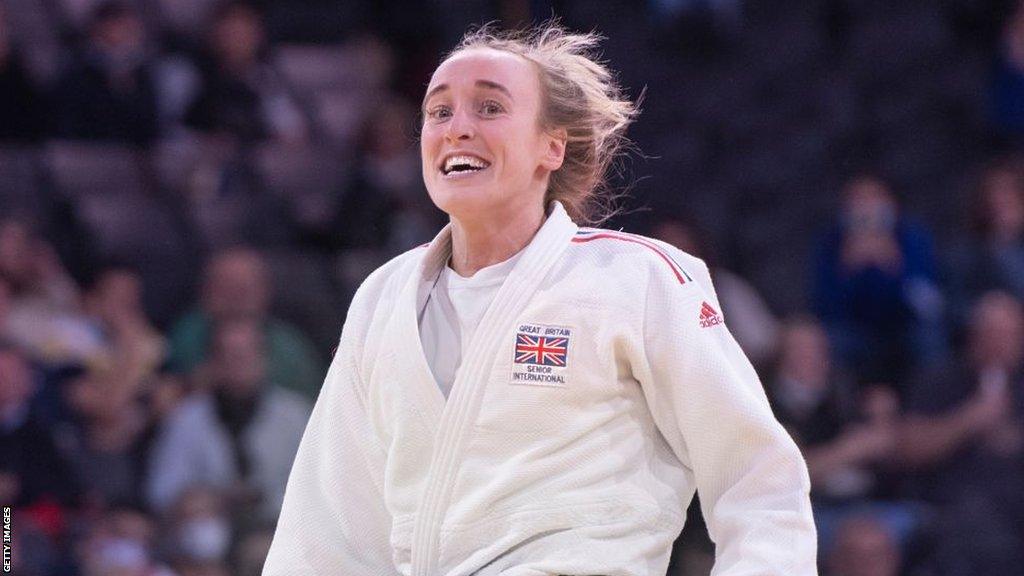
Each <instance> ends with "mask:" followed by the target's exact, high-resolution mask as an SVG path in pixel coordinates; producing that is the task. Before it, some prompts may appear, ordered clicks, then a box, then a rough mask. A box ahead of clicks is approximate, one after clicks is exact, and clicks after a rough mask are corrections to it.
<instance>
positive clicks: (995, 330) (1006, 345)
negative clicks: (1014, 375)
mask: <svg viewBox="0 0 1024 576" xmlns="http://www.w3.org/2000/svg"><path fill="white" fill-rule="evenodd" d="M973 312H974V314H973V315H972V318H973V319H974V322H973V324H972V326H971V339H972V342H971V346H972V351H973V354H974V359H975V361H976V362H977V363H979V364H983V365H993V364H994V365H999V366H1004V367H1007V368H1011V369H1012V368H1014V367H1016V366H1017V365H1018V364H1019V363H1020V360H1021V354H1022V348H1024V315H1022V310H1021V305H1020V303H1019V302H1017V301H1016V300H1015V299H1014V298H1013V297H1012V296H1009V295H1007V294H999V293H994V294H988V295H986V296H982V298H981V299H980V300H979V301H978V303H977V304H976V305H975V306H974V310H973Z"/></svg>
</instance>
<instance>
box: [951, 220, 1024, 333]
mask: <svg viewBox="0 0 1024 576" xmlns="http://www.w3.org/2000/svg"><path fill="white" fill-rule="evenodd" d="M948 268H949V270H950V272H951V274H950V278H949V279H950V282H949V286H950V290H949V292H950V299H949V302H950V309H951V310H950V313H951V316H953V318H954V320H955V322H956V324H957V325H958V326H963V325H964V324H965V323H966V322H967V321H968V320H969V318H968V317H967V315H968V314H969V308H970V305H971V304H972V303H973V302H974V300H975V299H976V298H977V297H978V296H980V295H981V294H983V293H985V292H988V291H991V290H999V291H1003V292H1006V293H1008V294H1011V295H1013V296H1014V297H1015V298H1018V299H1024V242H1014V243H1004V244H997V243H995V242H989V241H986V240H985V239H984V238H974V239H972V240H970V241H969V242H965V243H964V244H963V245H961V246H958V247H956V249H954V250H952V251H951V253H950V258H949V264H948Z"/></svg>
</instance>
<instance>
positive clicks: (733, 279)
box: [651, 218, 779, 366]
mask: <svg viewBox="0 0 1024 576" xmlns="http://www.w3.org/2000/svg"><path fill="white" fill-rule="evenodd" d="M651 235H652V236H654V237H655V238H657V239H659V240H662V241H664V242H667V243H669V244H671V245H673V246H675V247H676V248H679V249H680V250H683V251H684V252H688V253H689V254H692V255H693V256H696V257H698V258H701V259H703V260H704V261H705V263H706V264H707V265H708V266H709V268H710V271H711V277H712V280H713V281H714V283H715V292H716V293H717V294H718V299H719V302H721V304H722V313H723V314H724V315H725V317H726V318H727V319H728V322H729V330H731V331H732V333H733V335H734V336H735V337H736V341H737V342H739V344H740V347H742V348H743V351H744V352H746V354H747V356H748V357H749V358H750V361H751V362H752V363H753V364H754V365H755V366H764V365H766V364H767V363H768V361H769V360H770V359H771V358H773V357H774V355H775V347H776V345H777V344H776V342H777V339H778V332H779V322H778V320H776V319H775V316H774V315H773V314H772V312H771V310H770V309H769V308H768V305H767V304H766V303H765V301H764V299H763V298H762V297H761V295H760V294H759V293H758V292H757V289H756V288H754V286H753V285H751V284H750V283H749V282H747V281H746V280H744V279H743V278H742V277H740V276H739V275H738V274H735V273H733V272H732V271H730V270H728V269H726V268H723V267H721V266H719V265H718V263H717V258H716V257H715V255H714V254H713V253H712V251H711V250H709V249H708V247H707V241H706V238H705V237H703V235H702V234H700V233H698V231H697V230H696V229H695V228H694V227H693V226H692V225H689V224H687V223H685V222H683V221H681V220H678V219H675V218H664V219H662V220H660V221H658V222H656V223H655V224H654V227H653V229H652V231H651Z"/></svg>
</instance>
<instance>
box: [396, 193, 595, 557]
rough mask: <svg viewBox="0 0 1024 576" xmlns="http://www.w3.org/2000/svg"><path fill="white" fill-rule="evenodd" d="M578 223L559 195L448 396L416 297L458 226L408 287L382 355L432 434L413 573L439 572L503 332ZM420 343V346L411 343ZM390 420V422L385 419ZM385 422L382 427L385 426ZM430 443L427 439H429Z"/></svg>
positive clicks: (444, 257) (441, 237)
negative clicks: (428, 354) (431, 357)
mask: <svg viewBox="0 0 1024 576" xmlns="http://www.w3.org/2000/svg"><path fill="white" fill-rule="evenodd" d="M577 229H578V228H577V226H576V224H574V223H573V221H572V220H571V219H570V218H569V216H568V214H566V212H565V209H564V208H563V207H562V205H561V204H559V203H558V202H553V203H552V208H551V213H550V214H549V215H548V217H547V220H546V221H545V222H544V224H543V225H542V226H541V228H540V230H538V231H537V234H536V235H535V236H534V238H533V240H531V241H530V244H529V245H527V247H526V248H525V252H524V253H523V256H522V257H521V258H520V259H519V261H518V262H517V263H516V265H515V267H514V268H513V269H512V272H511V273H510V274H509V276H508V278H507V279H506V280H505V283H504V284H503V285H502V286H501V288H500V289H499V290H498V293H497V294H496V295H495V297H494V301H493V302H492V303H491V305H490V307H489V308H488V309H487V312H485V313H484V316H483V318H482V319H481V321H480V326H479V327H478V328H477V331H476V334H475V335H474V338H473V340H472V342H470V343H469V346H468V348H467V349H466V350H465V351H464V354H463V361H462V365H461V367H460V368H459V372H458V376H457V377H456V379H455V382H454V384H453V385H452V390H451V393H450V395H449V398H448V400H447V402H446V401H445V398H444V395H443V394H442V393H441V391H440V389H439V388H438V386H437V383H436V382H435V381H434V378H433V376H432V374H431V372H430V367H429V366H428V365H427V362H426V359H425V357H424V354H423V346H422V343H421V342H420V338H419V326H418V324H417V312H418V310H417V300H418V299H419V298H418V297H417V296H418V295H419V294H420V293H421V291H422V290H423V289H424V283H426V282H432V281H433V279H434V278H436V277H437V274H438V273H439V272H440V270H441V267H442V266H445V265H446V263H447V262H448V259H449V257H450V255H451V229H450V226H449V227H445V229H444V230H442V231H441V233H439V234H438V235H437V237H436V238H435V239H434V240H433V241H432V242H431V243H430V246H429V247H428V249H427V253H426V254H425V255H424V257H423V259H422V260H421V264H420V265H419V270H417V273H415V274H413V275H412V276H411V278H410V279H409V281H408V282H407V283H406V285H405V286H404V287H403V289H402V293H401V295H400V297H399V302H398V307H399V309H398V310H396V314H395V315H394V317H393V318H392V321H391V324H390V325H389V326H388V329H387V335H386V336H385V338H384V339H383V342H382V346H383V347H384V348H391V350H386V351H384V353H383V354H382V359H387V360H386V361H393V362H396V363H397V365H396V368H397V373H398V374H402V375H403V376H405V377H406V379H405V380H404V383H403V385H406V386H408V387H409V388H410V389H409V390H406V393H407V395H408V398H409V399H410V401H411V402H413V403H415V404H416V405H417V412H418V414H419V418H420V420H421V422H420V423H419V424H420V425H421V426H422V427H423V431H424V432H428V431H429V433H430V435H431V437H432V442H430V446H429V454H430V464H429V472H428V474H427V477H426V478H425V479H424V484H423V487H422V491H421V492H420V497H419V502H418V503H417V506H416V515H415V520H414V525H413V530H412V542H411V543H412V573H413V575H414V576H430V575H433V574H436V573H437V566H438V557H439V552H440V551H439V550H438V543H439V536H440V532H441V527H442V524H443V522H444V517H445V511H446V510H447V509H448V501H449V499H450V497H451V491H452V487H453V485H454V484H455V481H454V479H455V475H456V473H457V472H458V469H459V464H460V461H461V457H462V450H463V447H464V445H465V441H466V439H467V437H468V435H469V434H470V432H471V430H472V423H473V422H474V421H475V419H476V416H477V413H478V411H479V408H480V400H481V398H482V397H483V391H484V389H485V387H486V386H487V385H488V375H489V374H490V371H491V367H492V364H493V362H494V359H495V358H496V357H497V356H498V354H499V347H500V344H501V342H503V339H502V337H503V336H507V335H508V334H510V333H511V332H512V330H513V328H514V325H515V321H516V319H517V318H518V316H519V314H520V313H521V312H522V311H523V309H524V308H525V307H526V305H527V303H528V302H529V301H530V299H531V297H532V296H533V294H534V292H535V291H536V289H537V286H538V285H539V284H540V281H541V280H542V279H543V278H544V276H545V275H546V274H547V273H548V272H549V271H550V270H551V268H552V266H553V265H554V264H555V263H556V262H557V261H558V259H559V258H560V257H561V256H562V254H563V253H564V251H565V250H566V248H567V247H568V246H569V244H570V240H571V239H572V237H573V235H574V234H575V233H576V231H577ZM412 343H414V345H411V344H412ZM380 425H384V423H380ZM380 427H381V426H378V429H380ZM424 448H427V446H424Z"/></svg>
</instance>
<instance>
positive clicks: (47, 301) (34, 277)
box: [0, 219, 102, 365]
mask: <svg viewBox="0 0 1024 576" xmlns="http://www.w3.org/2000/svg"><path fill="white" fill-rule="evenodd" d="M0 284H3V285H5V286H6V289H0V291H6V292H8V298H7V300H8V304H7V309H6V314H3V315H2V316H0V319H2V320H3V324H2V325H0V337H4V338H7V339H8V340H10V341H11V342H13V343H14V344H16V345H17V346H18V347H20V348H21V349H23V350H25V351H26V352H27V353H28V354H29V356H30V357H32V359H33V360H36V361H38V362H41V363H43V364H46V365H59V364H62V363H82V362H87V361H89V359H91V358H95V357H96V356H97V355H98V354H100V353H101V351H102V342H101V341H100V339H99V338H98V337H97V336H96V334H95V333H94V332H93V330H91V329H90V327H89V324H88V323H87V322H86V321H85V319H84V318H83V317H82V316H81V314H80V310H79V295H78V287H77V286H76V285H75V283H74V281H73V280H72V279H71V277H70V276H69V275H68V273H67V271H66V270H64V266H63V265H62V264H61V262H60V259H59V258H58V257H57V254H56V252H55V251H54V250H53V248H52V247H51V246H50V245H49V244H48V243H46V242H45V241H44V240H42V239H41V238H39V237H38V236H37V235H36V233H35V232H34V231H33V230H32V227H31V226H30V225H29V224H27V223H26V222H23V221H19V220H11V219H0ZM0 311H2V310H0Z"/></svg>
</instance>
